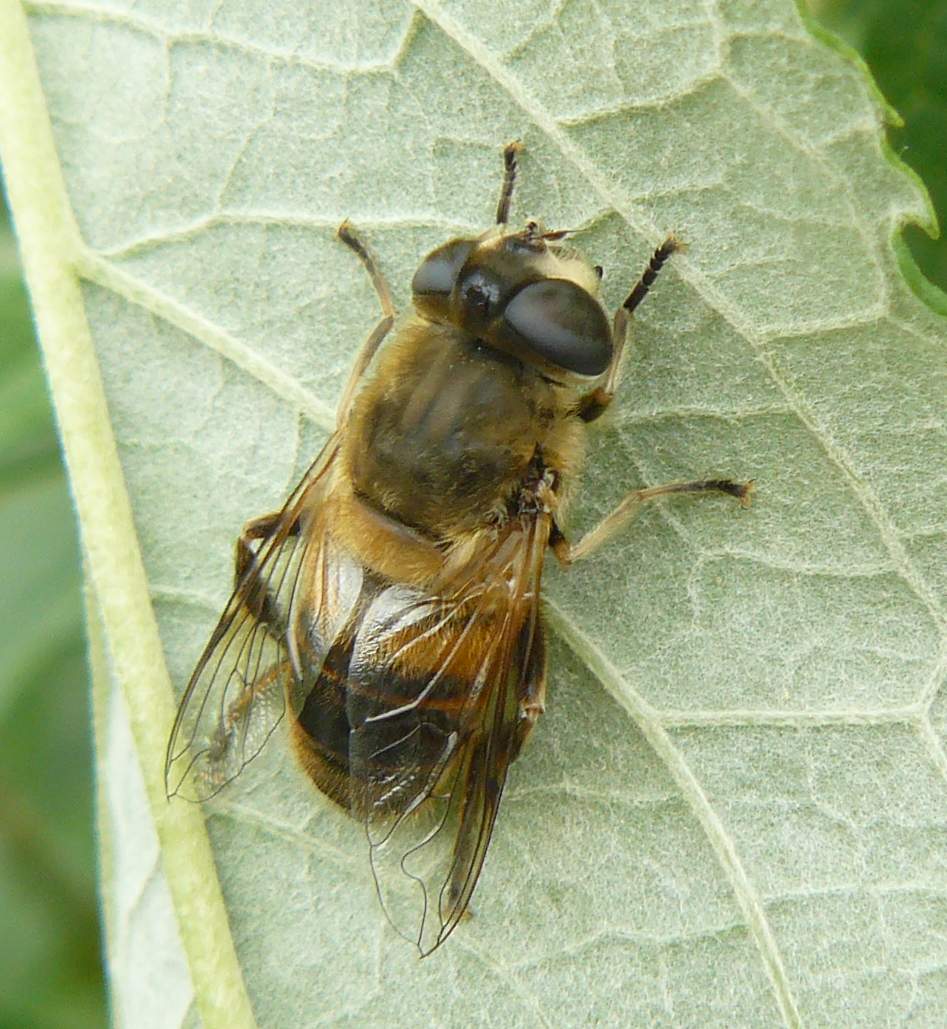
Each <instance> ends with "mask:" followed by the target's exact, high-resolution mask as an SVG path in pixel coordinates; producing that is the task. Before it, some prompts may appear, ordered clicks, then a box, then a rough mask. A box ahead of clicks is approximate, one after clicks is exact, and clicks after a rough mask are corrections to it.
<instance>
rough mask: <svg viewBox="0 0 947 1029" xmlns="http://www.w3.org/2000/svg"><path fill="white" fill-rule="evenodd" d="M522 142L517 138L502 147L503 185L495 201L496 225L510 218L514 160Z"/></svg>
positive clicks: (515, 160)
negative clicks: (498, 197) (497, 200)
mask: <svg viewBox="0 0 947 1029" xmlns="http://www.w3.org/2000/svg"><path fill="white" fill-rule="evenodd" d="M522 149H523V144H522V143H520V142H519V140H515V141H514V142H512V143H507V144H506V146H505V147H504V148H503V185H502V186H501V187H500V199H499V202H498V203H497V225H506V223H507V222H508V221H509V218H510V201H511V200H512V199H513V186H514V184H515V183H516V162H517V157H518V156H519V152H520V151H521V150H522Z"/></svg>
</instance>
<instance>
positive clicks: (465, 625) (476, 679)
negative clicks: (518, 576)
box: [293, 572, 509, 815]
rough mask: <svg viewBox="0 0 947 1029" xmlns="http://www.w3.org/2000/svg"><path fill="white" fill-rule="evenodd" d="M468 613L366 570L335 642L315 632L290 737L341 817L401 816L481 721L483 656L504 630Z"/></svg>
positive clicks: (485, 615)
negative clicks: (372, 812) (379, 812)
mask: <svg viewBox="0 0 947 1029" xmlns="http://www.w3.org/2000/svg"><path fill="white" fill-rule="evenodd" d="M469 614H470V611H469V603H467V604H464V605H459V606H456V607H455V606H452V605H451V603H450V602H449V601H444V600H440V599H438V598H434V597H431V596H427V595H425V593H424V592H423V591H422V590H419V589H416V588H413V587H406V586H404V585H400V584H397V583H393V582H391V581H390V580H385V579H383V578H382V577H380V576H377V575H373V574H371V573H367V572H365V573H363V578H362V581H361V585H360V588H359V593H358V597H357V599H356V600H355V601H354V603H353V604H352V605H351V607H350V610H349V612H348V616H347V617H346V619H345V622H344V624H342V625H340V626H337V629H336V631H335V634H334V637H333V638H332V639H326V638H325V637H324V636H323V633H322V632H321V631H318V630H314V629H313V627H312V626H310V632H309V636H308V639H309V641H310V645H309V647H307V651H306V653H305V655H304V658H305V667H304V669H303V671H304V675H303V681H304V685H303V692H302V695H301V699H302V702H301V705H299V710H298V713H297V715H296V717H295V722H294V726H293V739H294V743H295V745H296V748H297V751H298V754H299V757H300V759H301V761H302V763H303V766H304V768H305V769H306V771H307V773H308V774H309V776H310V777H311V778H312V779H313V780H314V781H315V783H316V785H317V786H318V787H319V788H320V789H321V790H322V791H323V792H324V793H326V794H327V795H328V796H329V797H331V798H332V799H333V800H334V801H335V802H336V803H338V804H340V805H341V806H342V807H343V808H345V809H346V810H348V811H350V812H351V813H353V814H357V815H362V814H363V813H364V812H365V810H366V809H367V808H369V807H371V808H374V809H386V810H389V811H401V810H404V808H405V807H406V806H409V805H410V802H411V799H412V797H413V796H415V795H418V794H421V793H424V794H426V793H427V792H429V788H428V787H429V784H430V783H432V782H433V781H435V780H436V779H437V778H438V777H439V776H440V774H441V773H442V772H443V770H444V768H445V766H446V765H447V764H448V763H449V761H450V758H451V756H452V754H453V753H454V752H455V750H456V749H457V745H458V743H459V742H460V741H461V740H462V739H463V738H465V735H466V734H467V732H468V731H469V728H470V726H471V725H473V724H475V723H476V722H477V721H478V717H477V716H478V714H479V711H478V700H479V699H480V698H481V696H482V695H483V693H482V691H483V689H484V686H485V685H486V683H487V681H488V679H489V677H490V675H491V674H495V668H493V667H490V666H484V665H483V663H482V662H483V655H485V654H492V653H493V648H492V647H491V642H492V641H493V640H495V638H496V636H497V633H498V631H499V626H498V625H495V624H494V623H493V618H494V615H492V614H491V612H490V611H488V610H479V611H478V614H477V616H476V618H475V619H473V620H471V619H470V618H469ZM507 617H509V614H507ZM320 655H323V656H320ZM307 672H308V674H307Z"/></svg>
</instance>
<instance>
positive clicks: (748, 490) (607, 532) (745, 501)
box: [549, 479, 755, 565]
mask: <svg viewBox="0 0 947 1029" xmlns="http://www.w3.org/2000/svg"><path fill="white" fill-rule="evenodd" d="M754 485H755V484H754V482H753V480H752V479H751V480H750V481H749V482H733V481H732V480H731V479H697V480H695V481H694V482H671V483H667V484H666V485H664V486H651V487H650V488H649V489H636V490H633V491H632V492H631V493H629V494H628V495H627V496H626V497H625V498H624V499H623V500H622V501H621V502H620V503H619V504H618V505H617V506H616V507H615V508H614V510H612V511H610V512H609V513H608V514H607V515H605V517H604V518H603V519H602V520H601V521H600V522H599V523H598V525H596V526H595V527H594V528H593V529H590V530H589V531H588V532H587V533H586V534H585V535H584V536H583V537H582V538H581V539H580V540H579V542H578V543H575V544H572V543H570V542H569V541H568V540H567V539H566V537H565V536H564V535H563V534H562V532H561V530H559V528H558V527H556V529H555V530H554V532H553V533H552V535H551V536H550V543H549V545H550V546H551V547H552V551H553V553H554V554H555V555H556V557H557V558H558V559H559V561H560V563H561V564H564V565H570V564H573V563H574V562H575V561H580V560H581V559H582V558H583V557H588V556H589V554H591V553H593V552H594V551H596V550H598V548H599V547H600V546H602V544H603V543H607V542H608V541H609V540H610V539H611V538H612V537H613V536H615V535H616V533H618V532H620V531H621V530H622V529H623V528H624V527H625V526H626V525H627V524H628V522H630V521H631V519H632V518H634V516H635V515H636V514H637V513H638V511H639V509H640V508H641V506H642V505H643V504H646V503H647V502H648V501H649V500H654V499H655V498H656V497H664V496H667V495H668V494H669V493H726V494H728V495H729V496H731V497H736V498H737V500H739V501H740V506H741V507H749V506H750V496H751V494H752V493H753V489H754Z"/></svg>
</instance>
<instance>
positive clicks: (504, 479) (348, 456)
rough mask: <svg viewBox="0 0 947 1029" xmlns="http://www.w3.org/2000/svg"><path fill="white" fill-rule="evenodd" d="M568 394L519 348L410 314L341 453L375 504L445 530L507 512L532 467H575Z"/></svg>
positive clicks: (426, 529)
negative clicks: (503, 348) (514, 351)
mask: <svg viewBox="0 0 947 1029" xmlns="http://www.w3.org/2000/svg"><path fill="white" fill-rule="evenodd" d="M572 403H573V396H572V392H571V391H570V390H566V389H564V388H563V387H560V386H557V385H555V384H553V383H551V382H549V381H548V380H546V379H544V378H543V377H542V376H541V375H540V374H539V373H538V372H537V371H535V370H534V369H530V368H526V367H524V366H523V364H521V363H520V362H519V361H517V360H516V359H515V358H511V357H508V356H506V355H503V354H501V353H499V352H497V351H495V350H493V349H491V348H489V347H487V346H485V345H484V344H483V343H480V342H478V341H477V340H476V339H472V338H470V337H469V336H466V335H465V334H464V333H462V332H460V331H458V330H457V329H454V328H450V327H447V326H441V325H431V324H429V323H427V322H422V321H415V322H412V323H409V325H408V326H406V327H405V328H404V329H403V330H402V331H401V332H400V333H399V334H398V337H397V338H396V339H395V340H394V341H393V342H392V343H391V344H390V345H389V346H388V347H387V348H386V349H385V351H384V352H383V353H382V355H381V357H380V358H379V361H378V364H377V368H376V370H375V371H374V373H373V375H372V378H371V381H370V382H369V383H368V385H366V387H365V388H364V389H363V390H362V391H361V393H360V394H359V395H358V397H357V399H356V402H355V405H354V408H353V411H352V415H351V421H350V424H349V428H350V431H349V432H348V433H347V434H346V442H345V447H344V451H343V454H342V459H343V461H344V462H345V466H346V470H347V472H348V477H349V480H350V481H351V483H352V486H353V488H354V490H355V493H356V494H357V495H358V496H359V497H361V498H362V499H364V500H365V501H366V502H367V503H368V504H370V505H372V506H373V507H375V508H376V509H377V510H379V511H381V512H383V513H384V514H386V515H388V516H389V517H390V518H392V519H394V520H396V521H398V522H400V523H401V524H403V525H405V526H408V527H410V528H412V529H415V530H417V531H418V532H420V533H422V534H423V535H424V536H427V537H429V538H433V539H435V540H438V541H449V540H452V539H455V538H457V537H460V536H463V535H465V534H469V533H470V532H474V531H478V530H480V529H482V528H484V527H485V526H487V525H489V524H495V523H497V522H502V521H503V519H504V518H506V517H508V516H509V514H510V513H512V511H513V508H514V506H515V502H516V497H517V496H518V494H519V492H520V490H521V487H522V485H523V483H524V482H525V481H526V479H527V478H528V477H529V476H530V475H533V476H534V475H535V474H536V470H537V467H539V468H540V469H549V470H551V471H553V472H554V473H555V481H556V483H557V489H558V488H560V486H561V483H562V482H563V481H564V480H567V479H568V478H569V476H570V475H571V473H572V472H573V471H574V469H575V465H576V463H577V461H578V458H579V450H580V445H581V428H580V425H579V423H578V420H577V419H576V418H575V417H574V416H573V415H571V413H570V405H571V404H572Z"/></svg>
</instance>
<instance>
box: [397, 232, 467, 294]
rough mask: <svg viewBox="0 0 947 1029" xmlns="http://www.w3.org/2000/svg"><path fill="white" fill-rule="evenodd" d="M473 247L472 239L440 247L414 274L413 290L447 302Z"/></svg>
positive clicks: (456, 241) (426, 258) (454, 241)
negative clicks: (441, 298)
mask: <svg viewBox="0 0 947 1029" xmlns="http://www.w3.org/2000/svg"><path fill="white" fill-rule="evenodd" d="M473 247H474V241H473V240H472V239H454V240H451V242H450V243H445V244H444V246H442V247H438V248H437V250H434V251H433V252H432V253H430V254H428V255H427V257H425V258H424V260H423V261H422V263H421V267H420V268H418V270H417V271H416V272H415V273H414V278H413V279H412V280H411V289H412V290H413V291H414V293H415V294H417V295H419V296H422V297H443V298H444V299H445V300H446V298H447V297H448V296H449V295H450V292H451V290H452V289H453V288H454V283H455V282H456V281H457V276H458V275H459V274H460V270H461V268H463V266H464V262H465V261H466V260H467V258H468V257H469V256H470V251H471V250H473Z"/></svg>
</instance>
